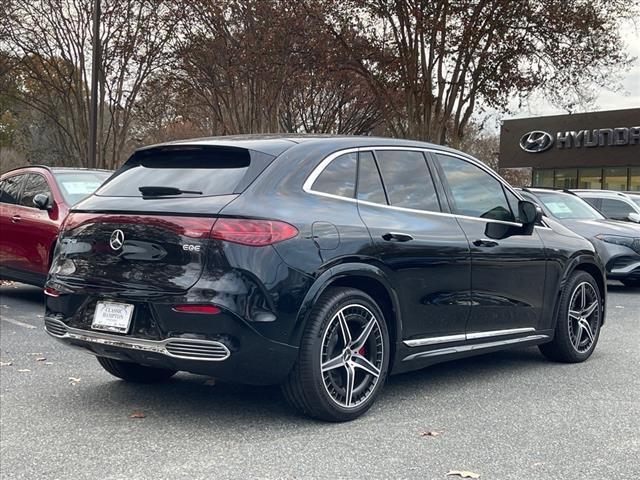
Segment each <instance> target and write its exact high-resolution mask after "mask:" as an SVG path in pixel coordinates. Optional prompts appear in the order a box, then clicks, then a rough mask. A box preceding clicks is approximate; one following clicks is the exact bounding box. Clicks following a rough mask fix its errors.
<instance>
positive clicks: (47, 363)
mask: <svg viewBox="0 0 640 480" xmlns="http://www.w3.org/2000/svg"><path fill="white" fill-rule="evenodd" d="M44 364H45V365H53V362H44Z"/></svg>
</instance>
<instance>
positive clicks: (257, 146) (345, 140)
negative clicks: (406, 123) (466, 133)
mask: <svg viewBox="0 0 640 480" xmlns="http://www.w3.org/2000/svg"><path fill="white" fill-rule="evenodd" d="M301 143H308V144H313V145H314V146H320V145H322V146H325V147H326V148H327V151H331V150H336V149H341V148H349V147H354V148H356V147H364V146H399V147H419V148H431V149H438V150H442V151H449V152H452V153H456V154H460V153H461V152H458V151H457V150H454V149H451V148H448V147H444V146H442V145H436V144H433V143H428V142H420V141H416V140H404V139H399V138H386V137H371V136H366V135H324V134H290V133H289V134H260V135H229V136H219V137H204V138H191V139H185V140H176V141H172V142H166V143H159V144H155V145H149V146H146V147H142V148H140V149H138V150H137V151H138V152H139V151H145V150H149V149H163V148H165V147H176V146H189V145H203V146H211V147H216V146H220V147H230V148H244V149H247V150H253V151H256V152H261V153H266V154H268V155H272V156H278V155H280V154H282V153H284V152H285V151H287V150H289V149H290V148H292V147H294V146H296V145H299V144H301Z"/></svg>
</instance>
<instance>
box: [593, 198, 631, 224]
mask: <svg viewBox="0 0 640 480" xmlns="http://www.w3.org/2000/svg"><path fill="white" fill-rule="evenodd" d="M598 210H600V211H601V212H602V213H603V214H604V216H605V217H607V218H612V219H613V220H623V221H629V214H630V213H635V211H636V210H635V208H634V207H633V206H632V205H630V204H628V203H627V202H625V201H623V200H617V199H615V198H603V199H602V205H601V206H600V208H599V209H598Z"/></svg>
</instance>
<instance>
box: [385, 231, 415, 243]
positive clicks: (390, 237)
mask: <svg viewBox="0 0 640 480" xmlns="http://www.w3.org/2000/svg"><path fill="white" fill-rule="evenodd" d="M382 239H383V240H386V241H387V242H409V241H411V240H413V237H412V236H411V235H409V234H408V233H400V232H387V233H385V234H384V235H382Z"/></svg>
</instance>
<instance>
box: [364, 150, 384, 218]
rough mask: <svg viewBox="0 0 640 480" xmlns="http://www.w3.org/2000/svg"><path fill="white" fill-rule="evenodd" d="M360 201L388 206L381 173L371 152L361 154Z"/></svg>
mask: <svg viewBox="0 0 640 480" xmlns="http://www.w3.org/2000/svg"><path fill="white" fill-rule="evenodd" d="M358 199H359V200H365V201H367V202H373V203H382V204H384V205H386V204H387V197H386V196H385V194H384V188H383V187H382V179H381V178H380V172H379V171H378V167H377V166H376V161H375V159H374V158H373V154H372V153H371V152H363V153H361V154H360V165H359V169H358Z"/></svg>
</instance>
